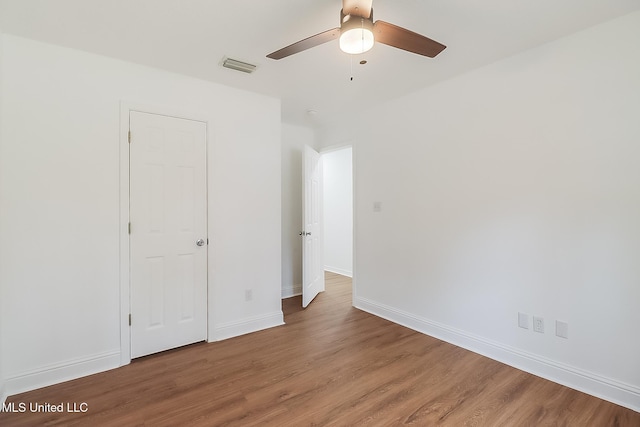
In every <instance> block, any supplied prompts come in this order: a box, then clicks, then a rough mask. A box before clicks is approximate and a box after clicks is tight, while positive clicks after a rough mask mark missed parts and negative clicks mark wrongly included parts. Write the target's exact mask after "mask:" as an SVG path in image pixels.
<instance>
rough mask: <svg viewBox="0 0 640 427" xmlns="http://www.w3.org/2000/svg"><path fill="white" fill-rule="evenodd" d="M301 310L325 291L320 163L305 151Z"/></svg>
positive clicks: (315, 155)
mask: <svg viewBox="0 0 640 427" xmlns="http://www.w3.org/2000/svg"><path fill="white" fill-rule="evenodd" d="M302 169H303V171H302V173H303V175H304V176H303V179H304V185H303V193H304V194H303V197H302V200H303V203H304V205H303V209H302V211H303V213H302V216H303V224H304V230H303V231H302V232H301V233H300V234H301V235H302V238H303V244H302V306H303V307H306V306H308V305H309V303H310V302H311V301H312V300H313V299H314V298H315V297H316V295H318V293H320V292H322V291H324V268H323V260H322V257H323V252H322V251H323V249H322V237H323V236H322V159H321V157H320V154H318V152H316V151H315V150H313V149H312V148H311V147H305V151H304V161H303V168H302Z"/></svg>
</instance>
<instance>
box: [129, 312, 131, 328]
mask: <svg viewBox="0 0 640 427" xmlns="http://www.w3.org/2000/svg"><path fill="white" fill-rule="evenodd" d="M129 326H131V313H129Z"/></svg>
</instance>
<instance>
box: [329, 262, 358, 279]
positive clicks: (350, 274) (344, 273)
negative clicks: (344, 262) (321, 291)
mask: <svg viewBox="0 0 640 427" xmlns="http://www.w3.org/2000/svg"><path fill="white" fill-rule="evenodd" d="M324 271H328V272H330V273H336V274H339V275H341V276H347V277H353V271H350V270H343V269H342V268H337V267H328V266H326V265H325V267H324Z"/></svg>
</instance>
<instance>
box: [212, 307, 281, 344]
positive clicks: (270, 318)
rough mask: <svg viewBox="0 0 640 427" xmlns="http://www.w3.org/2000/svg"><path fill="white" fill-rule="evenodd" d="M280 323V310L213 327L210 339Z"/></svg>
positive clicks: (219, 338)
mask: <svg viewBox="0 0 640 427" xmlns="http://www.w3.org/2000/svg"><path fill="white" fill-rule="evenodd" d="M280 325H284V315H283V314H282V310H280V311H276V312H274V313H269V314H265V315H262V316H254V317H250V318H247V319H242V320H239V321H235V322H229V323H224V324H222V325H219V326H218V327H216V328H215V331H214V333H213V340H210V341H222V340H226V339H227V338H233V337H237V336H240V335H244V334H249V333H251V332H257V331H261V330H263V329H268V328H273V327H275V326H280Z"/></svg>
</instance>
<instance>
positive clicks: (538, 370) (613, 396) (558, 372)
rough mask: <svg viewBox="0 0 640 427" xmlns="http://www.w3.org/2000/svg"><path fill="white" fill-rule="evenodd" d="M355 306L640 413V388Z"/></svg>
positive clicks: (368, 305) (372, 306) (358, 301)
mask: <svg viewBox="0 0 640 427" xmlns="http://www.w3.org/2000/svg"><path fill="white" fill-rule="evenodd" d="M354 306H355V307H356V308H358V309H360V310H363V311H366V312H368V313H371V314H374V315H376V316H378V317H382V318H383V319H387V320H389V321H391V322H394V323H397V324H399V325H402V326H406V327H407V328H410V329H413V330H415V331H418V332H421V333H423V334H426V335H429V336H432V337H434V338H438V339H441V340H443V341H446V342H448V343H451V344H454V345H456V346H458V347H462V348H465V349H467V350H470V351H473V352H474V353H478V354H481V355H483V356H486V357H489V358H491V359H494V360H497V361H499V362H502V363H505V364H507V365H509V366H513V367H514V368H517V369H520V370H522V371H525V372H529V373H531V374H533V375H536V376H539V377H542V378H545V379H548V380H550V381H553V382H555V383H558V384H562V385H564V386H567V387H570V388H573V389H575V390H578V391H581V392H584V393H587V394H590V395H592V396H595V397H598V398H600V399H604V400H607V401H609V402H613V403H615V404H617V405H621V406H624V407H626V408H629V409H631V410H633V411H636V412H640V388H638V387H635V386H632V385H630V384H625V383H622V382H620V381H616V380H613V379H611V378H606V377H603V376H601V375H598V374H595V373H593V372H588V371H584V370H582V369H579V368H576V367H573V366H569V365H566V364H563V363H560V362H557V361H554V360H550V359H547V358H545V357H542V356H539V355H536V354H532V353H528V352H526V351H522V350H519V349H517V348H513V347H510V346H507V345H504V344H501V343H498V342H494V341H491V340H487V339H486V338H483V337H480V336H477V335H474V334H470V333H467V332H465V331H462V330H458V329H455V328H451V327H449V326H447V325H443V324H440V323H437V322H433V321H431V320H428V319H425V318H422V317H419V316H415V315H413V314H411V313H407V312H403V311H401V310H397V309H395V308H393V307H389V306H385V305H384V304H379V303H377V302H375V301H371V300H368V299H366V298H360V297H356V298H354Z"/></svg>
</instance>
